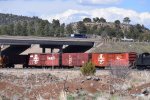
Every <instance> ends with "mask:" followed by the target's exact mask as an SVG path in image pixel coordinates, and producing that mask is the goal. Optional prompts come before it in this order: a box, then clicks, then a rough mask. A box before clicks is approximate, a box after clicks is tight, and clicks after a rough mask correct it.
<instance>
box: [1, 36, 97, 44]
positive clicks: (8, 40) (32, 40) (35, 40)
mask: <svg viewBox="0 0 150 100" xmlns="http://www.w3.org/2000/svg"><path fill="white" fill-rule="evenodd" d="M0 44H1V45H31V44H40V45H80V46H93V45H94V41H93V40H90V39H81V38H80V39H79V38H52V37H36V36H0Z"/></svg>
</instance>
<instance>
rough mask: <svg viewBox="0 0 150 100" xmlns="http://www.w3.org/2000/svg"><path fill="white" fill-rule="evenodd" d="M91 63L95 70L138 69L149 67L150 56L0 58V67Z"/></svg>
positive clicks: (50, 55) (67, 55) (85, 54)
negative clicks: (112, 67)
mask: <svg viewBox="0 0 150 100" xmlns="http://www.w3.org/2000/svg"><path fill="white" fill-rule="evenodd" d="M89 61H91V62H92V63H93V64H94V65H95V66H96V67H97V68H109V67H111V66H118V67H120V66H126V67H131V68H133V67H137V68H139V69H143V68H148V67H149V66H150V54H149V53H142V54H139V55H138V54H137V53H136V52H122V53H119V52H118V53H31V54H28V55H9V56H2V57H1V58H0V62H1V63H0V64H1V66H2V67H4V68H5V67H12V68H13V67H14V65H16V64H22V65H23V67H24V68H25V67H50V68H52V67H70V68H72V67H81V66H82V65H84V64H85V63H87V62H89Z"/></svg>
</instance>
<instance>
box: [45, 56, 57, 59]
mask: <svg viewBox="0 0 150 100" xmlns="http://www.w3.org/2000/svg"><path fill="white" fill-rule="evenodd" d="M47 59H48V60H55V59H56V58H55V56H51V57H47Z"/></svg>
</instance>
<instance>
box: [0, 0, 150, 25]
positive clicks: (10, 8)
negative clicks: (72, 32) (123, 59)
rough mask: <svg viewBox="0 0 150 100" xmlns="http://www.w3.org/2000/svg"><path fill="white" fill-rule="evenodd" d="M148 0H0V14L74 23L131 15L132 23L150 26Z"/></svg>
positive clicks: (149, 2) (149, 0)
mask: <svg viewBox="0 0 150 100" xmlns="http://www.w3.org/2000/svg"><path fill="white" fill-rule="evenodd" d="M149 6H150V0H0V13H12V14H17V15H24V16H38V17H40V18H43V19H47V20H49V21H52V19H59V20H60V22H62V23H63V22H65V23H69V22H75V21H78V20H82V19H83V18H85V17H90V18H93V17H104V18H105V19H106V20H107V21H110V22H113V21H114V20H116V19H119V20H120V21H122V20H123V18H124V17H130V19H131V23H132V24H137V23H140V24H144V25H145V26H146V27H148V28H150V7H149Z"/></svg>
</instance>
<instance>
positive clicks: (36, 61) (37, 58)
mask: <svg viewBox="0 0 150 100" xmlns="http://www.w3.org/2000/svg"><path fill="white" fill-rule="evenodd" d="M38 62H39V57H38V55H34V57H33V63H34V64H38Z"/></svg>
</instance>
